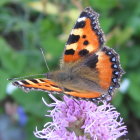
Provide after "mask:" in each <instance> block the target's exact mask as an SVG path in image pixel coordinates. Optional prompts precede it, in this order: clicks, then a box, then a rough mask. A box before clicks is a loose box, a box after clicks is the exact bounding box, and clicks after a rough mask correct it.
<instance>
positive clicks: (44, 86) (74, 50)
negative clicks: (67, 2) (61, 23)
mask: <svg viewBox="0 0 140 140" xmlns="http://www.w3.org/2000/svg"><path fill="white" fill-rule="evenodd" d="M98 16H99V15H98V14H97V13H96V12H94V11H93V10H92V9H91V8H89V7H88V8H86V9H85V10H84V11H83V12H82V13H81V14H80V16H79V18H78V20H77V22H76V24H75V26H74V28H73V30H72V32H71V33H70V36H69V38H68V41H67V43H66V47H65V49H64V53H63V58H62V59H61V63H60V70H57V71H54V72H49V73H47V74H45V78H43V79H42V78H37V79H30V80H29V79H25V80H20V81H15V82H13V84H14V85H15V86H18V87H21V88H23V89H24V90H43V91H46V92H49V93H64V94H67V95H71V96H74V97H79V98H88V99H92V98H93V99H94V98H100V97H105V96H106V97H107V96H111V95H112V93H113V92H114V90H115V89H116V88H118V87H119V81H120V78H121V76H122V74H123V70H122V68H121V66H120V62H119V56H118V54H117V53H116V52H115V51H114V50H113V49H111V48H109V47H107V46H105V45H104V43H105V41H104V35H103V32H102V30H101V29H100V27H99V23H98Z"/></svg>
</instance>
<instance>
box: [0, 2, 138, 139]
mask: <svg viewBox="0 0 140 140" xmlns="http://www.w3.org/2000/svg"><path fill="white" fill-rule="evenodd" d="M37 2H39V3H37ZM35 3H37V4H36V5H35ZM40 5H41V6H42V5H43V6H42V8H41V9H42V10H41V11H40V10H38V8H39V7H40ZM86 6H91V7H92V8H93V9H94V10H95V11H97V12H98V13H100V19H99V20H100V24H101V27H102V29H103V31H104V33H105V35H106V39H107V42H106V44H107V45H108V46H110V47H112V48H114V49H115V50H116V51H117V52H118V53H119V54H120V59H121V64H122V67H123V68H124V70H125V72H126V74H125V75H124V76H123V78H122V81H123V79H127V80H128V81H129V82H130V85H129V86H128V88H127V87H126V90H125V92H123V93H121V91H118V92H119V93H117V94H116V95H115V96H114V98H113V104H114V105H115V106H116V107H117V109H118V111H119V112H120V113H121V115H122V116H123V117H124V118H125V122H126V124H127V126H128V130H129V134H128V137H129V138H130V139H136V140H137V139H139V138H140V136H139V134H138V132H139V131H138V132H137V131H136V130H139V129H140V126H139V125H138V123H139V122H140V120H139V119H140V93H139V91H140V1H139V0H133V1H132V0H86V1H84V0H83V1H78V0H38V1H32V0H22V1H21V0H0V66H1V68H0V77H1V78H0V100H1V101H2V100H3V99H4V98H5V96H7V94H6V89H7V85H8V83H9V81H7V78H12V77H20V76H28V75H32V74H40V73H46V72H47V71H48V70H47V69H46V66H45V62H44V60H43V58H42V56H41V53H40V50H39V47H42V48H44V49H45V50H46V51H45V57H46V59H47V62H48V65H49V68H50V69H51V70H54V69H56V68H57V67H58V66H59V58H60V57H61V54H62V52H63V49H64V46H65V42H66V40H67V38H68V35H69V33H70V31H71V29H72V27H73V25H74V23H75V20H76V18H77V17H78V15H79V13H80V11H81V10H82V9H83V8H85V7H86ZM12 96H13V98H14V99H15V100H16V101H17V102H18V103H19V104H21V105H22V106H23V107H24V108H25V111H26V112H27V114H28V117H29V121H28V124H27V126H26V130H27V132H28V139H30V140H34V139H35V137H34V136H33V133H32V131H33V130H35V126H36V125H37V126H38V128H40V129H41V127H42V126H43V124H45V122H47V121H50V119H49V118H46V117H44V115H45V114H46V111H47V109H48V108H47V107H46V106H45V105H44V104H43V103H42V100H41V98H42V97H44V98H45V99H46V100H47V102H51V101H50V99H49V97H48V95H47V94H46V93H43V92H30V94H25V93H24V92H23V91H21V90H20V89H17V90H16V91H14V92H13V93H12ZM1 112H2V111H1Z"/></svg>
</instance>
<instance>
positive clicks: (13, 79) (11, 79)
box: [7, 73, 46, 81]
mask: <svg viewBox="0 0 140 140" xmlns="http://www.w3.org/2000/svg"><path fill="white" fill-rule="evenodd" d="M39 75H42V76H45V75H46V74H45V73H44V74H34V75H29V76H23V77H18V78H9V79H7V80H9V81H15V80H19V79H25V78H29V77H33V76H39Z"/></svg>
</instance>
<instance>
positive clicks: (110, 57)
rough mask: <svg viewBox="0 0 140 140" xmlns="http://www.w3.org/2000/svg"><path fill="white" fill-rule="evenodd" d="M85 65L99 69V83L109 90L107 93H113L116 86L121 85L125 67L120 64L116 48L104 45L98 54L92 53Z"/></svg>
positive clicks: (102, 87)
mask: <svg viewBox="0 0 140 140" xmlns="http://www.w3.org/2000/svg"><path fill="white" fill-rule="evenodd" d="M85 65H86V66H87V67H90V68H91V69H93V70H94V71H97V73H98V74H97V75H98V77H97V79H98V83H97V84H98V85H99V86H100V88H101V89H104V90H107V93H109V94H111V93H113V91H114V89H115V88H118V87H119V82H120V78H121V76H122V74H123V69H122V68H121V66H120V62H119V56H118V54H117V53H116V52H115V50H114V49H112V48H108V47H103V48H102V49H101V50H99V51H98V52H97V53H96V54H92V55H91V56H90V57H89V58H88V60H86V61H85ZM93 76H94V75H93ZM93 76H92V77H93Z"/></svg>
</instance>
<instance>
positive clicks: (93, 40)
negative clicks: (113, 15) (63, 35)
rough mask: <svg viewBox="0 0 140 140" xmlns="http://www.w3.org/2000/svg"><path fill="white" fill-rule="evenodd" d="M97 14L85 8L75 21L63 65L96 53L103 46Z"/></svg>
mask: <svg viewBox="0 0 140 140" xmlns="http://www.w3.org/2000/svg"><path fill="white" fill-rule="evenodd" d="M98 17H99V14H98V13H96V12H95V11H93V10H92V9H91V8H89V7H88V8H86V9H85V10H84V11H83V12H82V13H81V14H80V16H79V18H78V19H77V21H76V24H75V26H74V28H73V29H72V31H71V33H70V36H69V38H68V41H67V43H66V47H65V50H64V55H63V61H64V63H68V62H75V61H77V60H79V59H80V58H81V57H84V56H86V55H88V54H91V53H95V52H97V51H98V50H99V49H100V48H101V47H102V45H103V44H104V37H103V32H102V30H101V29H100V26H99V23H98Z"/></svg>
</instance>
